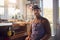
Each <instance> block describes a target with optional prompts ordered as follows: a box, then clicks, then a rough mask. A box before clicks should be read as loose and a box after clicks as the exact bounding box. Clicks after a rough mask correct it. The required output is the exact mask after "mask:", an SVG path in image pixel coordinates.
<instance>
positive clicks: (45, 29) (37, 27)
mask: <svg viewBox="0 0 60 40" xmlns="http://www.w3.org/2000/svg"><path fill="white" fill-rule="evenodd" d="M32 11H33V13H34V15H35V18H34V19H33V21H32V22H31V23H30V25H31V26H30V31H29V32H28V37H27V38H26V40H48V39H49V38H50V36H51V29H50V24H49V21H48V20H47V19H46V18H44V17H42V16H41V15H40V12H41V9H40V8H39V7H38V6H37V5H34V6H33V7H32Z"/></svg>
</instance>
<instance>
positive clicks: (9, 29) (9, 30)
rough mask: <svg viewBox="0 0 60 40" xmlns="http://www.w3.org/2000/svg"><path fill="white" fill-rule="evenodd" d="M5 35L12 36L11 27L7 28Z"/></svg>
mask: <svg viewBox="0 0 60 40" xmlns="http://www.w3.org/2000/svg"><path fill="white" fill-rule="evenodd" d="M7 35H8V36H9V37H10V36H11V35H12V30H11V27H9V28H8V32H7Z"/></svg>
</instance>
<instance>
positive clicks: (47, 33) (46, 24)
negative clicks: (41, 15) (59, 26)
mask: <svg viewBox="0 0 60 40" xmlns="http://www.w3.org/2000/svg"><path fill="white" fill-rule="evenodd" d="M44 27H45V30H46V34H45V36H44V37H43V38H42V40H48V39H49V38H50V36H51V28H50V23H49V21H48V20H47V19H46V21H45V22H44Z"/></svg>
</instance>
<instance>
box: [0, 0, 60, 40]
mask: <svg viewBox="0 0 60 40" xmlns="http://www.w3.org/2000/svg"><path fill="white" fill-rule="evenodd" d="M34 4H37V5H38V6H39V7H40V8H41V10H42V11H41V15H42V16H43V17H45V18H47V19H48V20H49V22H50V25H51V36H53V40H59V39H60V38H59V37H60V35H59V33H60V0H0V23H14V24H17V23H18V24H22V23H23V24H24V23H26V22H29V21H31V20H32V19H33V18H34V16H33V14H32V6H33V5H34ZM24 28H25V27H24ZM28 28H29V27H27V29H28ZM54 38H56V39H54ZM51 40H52V39H51Z"/></svg>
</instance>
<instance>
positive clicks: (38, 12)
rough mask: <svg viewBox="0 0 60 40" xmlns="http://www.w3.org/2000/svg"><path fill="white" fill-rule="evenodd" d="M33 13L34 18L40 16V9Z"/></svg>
mask: <svg viewBox="0 0 60 40" xmlns="http://www.w3.org/2000/svg"><path fill="white" fill-rule="evenodd" d="M33 13H34V15H35V16H36V17H38V16H39V15H40V9H34V10H33Z"/></svg>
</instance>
